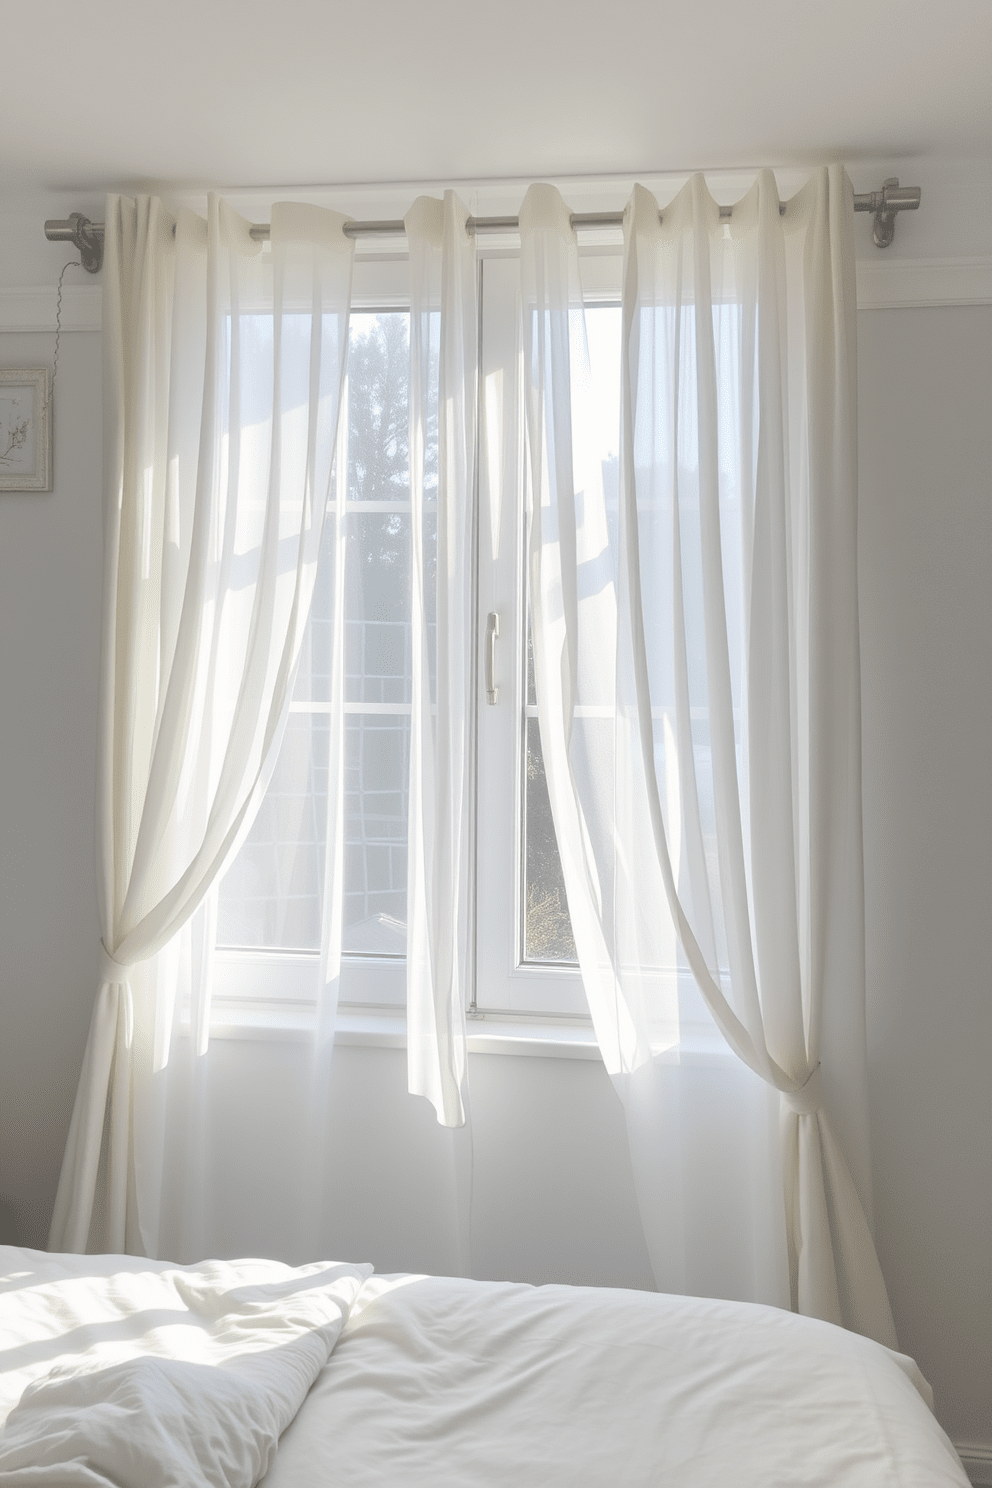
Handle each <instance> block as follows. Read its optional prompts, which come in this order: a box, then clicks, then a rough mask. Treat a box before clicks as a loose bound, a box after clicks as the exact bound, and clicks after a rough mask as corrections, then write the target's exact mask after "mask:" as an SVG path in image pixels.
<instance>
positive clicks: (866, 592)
mask: <svg viewBox="0 0 992 1488" xmlns="http://www.w3.org/2000/svg"><path fill="white" fill-rule="evenodd" d="M901 175H902V176H903V179H905V180H909V179H910V174H909V172H907V171H902V172H901ZM856 184H857V185H858V186H859V188H860V187H861V186H862V185H864V184H865V183H863V182H862V181H860V180H856ZM867 184H871V183H870V182H869V183H867ZM74 207H82V208H83V209H84V210H89V211H91V212H92V214H93V215H94V216H99V215H102V214H101V212H100V209H99V206H98V204H95V203H93V202H89V203H87V202H79V201H71V202H70V201H67V200H64V199H53V198H44V199H43V198H41V197H39V198H37V199H34V200H31V201H27V200H26V201H24V202H21V203H16V204H13V206H12V208H11V212H10V215H9V218H8V217H7V215H6V213H5V227H4V249H5V255H6V256H5V260H4V262H3V264H2V265H0V306H5V307H6V309H5V310H4V311H3V313H2V314H0V325H7V326H9V325H10V324H11V323H12V318H13V321H14V322H16V323H17V324H21V325H23V324H24V323H25V320H26V319H27V320H28V322H29V323H30V317H29V316H28V315H27V312H26V311H25V310H24V305H23V304H22V301H21V300H20V299H18V298H17V297H16V296H14V297H11V296H10V295H9V293H8V294H5V293H4V289H5V287H7V288H9V287H10V286H22V287H23V286H29V285H31V284H48V285H51V284H53V283H54V280H55V278H56V276H57V272H58V269H59V267H60V266H61V264H62V263H63V262H64V261H65V257H66V256H68V255H67V254H66V253H65V251H64V249H63V248H62V247H55V246H47V245H45V244H44V243H43V242H42V241H41V238H40V224H41V221H42V220H43V218H44V217H45V216H46V215H49V216H51V215H59V216H61V215H65V214H66V212H67V211H68V210H70V209H72V208H74ZM921 217H922V214H921ZM927 231H928V232H929V233H930V234H931V238H929V239H928V240H927V246H926V251H927V252H928V253H930V254H931V255H932V256H937V255H938V254H939V252H940V247H939V245H938V244H935V243H934V242H933V241H932V235H933V232H934V226H933V222H932V221H931V222H930V223H929V224H928V227H927ZM859 232H860V228H859ZM862 236H864V235H863V234H862ZM8 238H9V241H8ZM901 241H902V243H903V245H905V243H906V241H907V239H906V237H905V236H904V237H903V239H902V240H901ZM971 251H972V252H975V251H977V250H975V249H974V248H972V249H971ZM78 277H79V278H80V279H81V278H82V276H81V275H79V276H78ZM22 298H23V297H22ZM24 303H25V304H26V303H27V301H25V302H24ZM67 304H68V305H69V306H70V308H71V315H70V319H71V318H72V317H73V316H74V317H76V320H77V323H83V324H85V323H86V322H87V318H88V316H90V315H91V310H89V309H87V305H86V300H85V296H84V295H83V296H81V295H79V294H77V295H76V296H75V297H73V296H72V295H70V296H69V297H68V299H67ZM11 307H13V308H11ZM18 316H20V319H19V320H18V319H17V317H18ZM859 320H860V324H859V334H860V375H861V408H860V413H861V469H862V532H861V538H862V548H861V592H862V628H863V666H864V743H865V813H866V814H865V830H866V840H865V855H866V873H867V917H868V997H869V1004H868V1014H869V1041H870V1047H869V1054H870V1068H871V1080H872V1086H871V1089H872V1119H873V1154H874V1156H873V1160H874V1170H875V1190H876V1224H877V1231H878V1242H879V1249H880V1253H881V1256H882V1262H883V1266H884V1267H885V1270H886V1274H887V1276H888V1279H889V1284H890V1288H891V1293H892V1300H893V1306H894V1309H895V1314H896V1321H897V1325H898V1328H899V1331H900V1337H901V1340H902V1342H903V1346H904V1347H905V1348H906V1349H907V1350H908V1351H910V1352H912V1353H914V1354H915V1355H916V1357H917V1358H918V1359H919V1360H920V1363H921V1365H922V1367H923V1369H924V1371H925V1373H926V1374H927V1375H928V1377H929V1378H930V1379H931V1381H932V1382H933V1384H934V1387H935V1392H936V1398H937V1408H938V1412H939V1414H940V1417H941V1419H942V1420H943V1422H944V1423H945V1425H946V1426H947V1427H948V1429H949V1430H950V1431H951V1432H952V1434H953V1435H954V1436H955V1438H956V1439H958V1440H960V1441H966V1442H969V1441H970V1442H983V1441H984V1442H986V1443H989V1444H992V1420H990V1411H989V1405H988V1402H989V1400H990V1399H992V1357H990V1352H989V1339H990V1338H992V1266H990V1263H989V1257H990V1254H992V1183H990V1181H989V1178H990V1169H992V1162H990V1133H992V1107H990V1094H989V1090H990V1087H992V1082H990V1081H989V1080H988V1078H987V1071H986V1066H987V1064H988V1059H989V1053H990V1051H992V999H990V997H989V970H988V968H989V964H990V957H989V952H990V946H989V922H990V920H992V915H990V913H989V909H990V905H989V897H990V893H989V891H990V883H992V871H990V868H992V865H990V861H989V855H990V843H992V821H990V789H989V784H988V779H989V775H988V757H989V738H990V729H989V724H990V716H989V715H990V681H989V678H990V667H989V654H988V646H989V636H990V634H992V629H990V624H989V622H990V618H992V617H990V613H989V593H990V590H992V586H990V585H989V583H988V578H987V572H986V570H987V568H988V565H989V559H990V556H992V546H990V535H992V534H990V530H989V529H990V502H989V470H990V469H992V447H990V427H992V420H990V416H989V415H990V412H992V407H990V391H992V366H990V347H992V307H989V306H982V307H980V308H974V307H972V308H941V309H923V310H912V309H911V310H885V311H867V312H863V313H862V314H861V316H860V317H859ZM39 323H43V322H39ZM52 343H53V338H52V336H51V335H50V334H49V335H45V334H36V333H25V334H14V333H12V332H10V331H7V332H6V333H0V365H4V366H18V365H41V364H43V363H44V362H45V361H47V360H49V359H50V357H51V352H52ZM99 379H100V347H99V335H98V333H96V332H95V331H87V330H78V331H72V332H69V333H68V334H67V335H65V336H64V337H63V342H62V357H61V368H60V372H59V382H58V388H57V394H56V456H55V459H56V463H55V469H56V489H55V491H54V492H53V493H51V494H50V495H4V496H3V497H0V698H2V699H3V703H2V708H0V1195H2V1196H4V1198H5V1201H6V1205H7V1207H6V1209H0V1238H8V1237H11V1238H12V1237H13V1236H15V1235H16V1236H17V1237H18V1238H19V1239H20V1240H21V1241H22V1243H29V1244H41V1243H43V1241H44V1236H45V1233H46V1226H47V1214H48V1212H49V1209H50V1204H51V1196H52V1194H53V1192H54V1188H55V1184H56V1182H57V1177H58V1170H59V1164H60V1160H61V1153H62V1146H63V1143H64V1139H65V1133H66V1128H67V1125H68V1120H69V1114H70V1110H71V1102H72V1096H73V1093H74V1089H75V1083H76V1078H77V1075H78V1070H79V1063H80V1059H81V1055H82V1048H83V1043H84V1040H85V1034H86V1027H87V1022H88V1018H89V1012H90V1006H91V1001H92V997H93V993H94V989H95V976H96V949H95V948H96V941H97V935H98V926H97V917H96V894H95V885H94V852H93V819H94V774H95V717H96V715H95V688H96V678H97V652H98V640H99V608H100V525H101V518H100V494H99V492H100V458H101V456H100V416H101V409H100V384H99ZM217 1057H218V1059H219V1060H221V1059H223V1060H227V1061H231V1062H232V1063H236V1064H238V1066H239V1071H240V1076H241V1078H242V1080H243V1081H245V1082H246V1081H247V1075H246V1071H250V1069H251V1068H252V1066H253V1065H254V1064H255V1063H257V1061H258V1059H259V1057H260V1050H259V1048H258V1046H248V1045H246V1044H234V1043H231V1044H228V1045H225V1046H224V1047H223V1048H220V1047H219V1046H218V1049H217ZM280 1057H284V1056H280ZM335 1059H336V1069H335V1074H336V1080H335V1095H334V1099H335V1101H336V1102H337V1106H338V1109H339V1112H340V1123H339V1127H338V1129H339V1131H340V1133H341V1142H340V1146H339V1147H338V1148H337V1149H336V1151H335V1155H334V1162H335V1171H336V1172H337V1174H338V1175H339V1182H340V1184H341V1191H342V1196H343V1202H342V1206H341V1215H342V1220H341V1229H340V1233H339V1235H337V1236H336V1237H335V1238H336V1240H337V1241H338V1242H339V1243H340V1246H341V1250H342V1252H343V1253H346V1252H352V1251H353V1252H354V1253H356V1254H361V1255H362V1256H363V1257H364V1256H368V1257H369V1258H370V1259H373V1260H374V1261H375V1262H376V1263H377V1264H378V1265H380V1266H381V1267H387V1268H391V1267H397V1268H410V1269H421V1268H422V1269H435V1270H450V1269H454V1260H455V1257H454V1255H453V1253H452V1252H451V1249H450V1241H449V1240H448V1238H447V1236H446V1232H442V1231H440V1230H439V1227H438V1224H437V1213H438V1210H439V1208H440V1207H443V1205H444V1204H445V1203H446V1202H447V1199H446V1195H448V1194H449V1192H450V1164H451V1161H452V1155H451V1152H450V1151H449V1149H448V1147H447V1146H446V1145H445V1144H446V1143H447V1141H448V1138H447V1136H446V1135H445V1134H443V1133H440V1132H439V1131H438V1129H437V1127H436V1126H435V1125H434V1124H433V1121H432V1120H431V1117H430V1112H429V1110H428V1109H427V1107H426V1105H425V1104H424V1103H422V1102H411V1101H409V1100H408V1099H407V1098H406V1096H405V1095H404V1092H403V1060H402V1056H401V1055H399V1054H398V1053H397V1052H395V1051H390V1050H371V1049H360V1048H342V1049H340V1050H339V1051H338V1052H337V1054H336V1056H335ZM471 1078H472V1082H473V1099H474V1102H475V1118H476V1120H475V1126H476V1141H475V1179H476V1183H475V1216H474V1218H475V1232H476V1237H477V1249H476V1256H475V1265H476V1269H477V1271H478V1273H479V1274H484V1275H490V1276H496V1277H499V1276H506V1277H510V1276H514V1277H521V1278H525V1279H531V1280H535V1281H541V1280H549V1279H555V1280H570V1281H575V1282H606V1283H614V1284H621V1285H631V1286H647V1285H649V1284H650V1280H649V1269H648V1264H647V1257H646V1254H645V1252H644V1247H643V1242H642V1241H641V1239H640V1235H639V1231H638V1224H637V1218H636V1208H635V1203H634V1198H633V1189H632V1184H631V1178H630V1172H629V1166H628V1164H627V1159H626V1156H625V1142H624V1133H623V1125H622V1120H621V1115H620V1111H619V1107H618V1106H617V1104H616V1102H615V1100H614V1097H613V1094H612V1091H611V1090H610V1087H609V1083H608V1081H607V1079H606V1076H605V1074H604V1072H603V1070H602V1067H601V1066H599V1065H597V1064H595V1063H589V1062H583V1061H574V1062H565V1061H550V1060H544V1059H521V1058H511V1057H505V1058H504V1057H498V1056H492V1055H475V1056H472V1062H471ZM260 1087H261V1088H264V1080H258V1081H257V1083H256V1085H255V1088H260ZM549 1087H550V1088H553V1090H554V1104H553V1103H552V1101H551V1100H549ZM243 1088H245V1089H247V1088H250V1086H249V1085H248V1084H247V1083H244V1084H243ZM552 1110H553V1111H554V1113H555V1114H554V1116H553V1117H552V1116H551V1115H550V1112H551V1111H552ZM264 1111H265V1108H264V1102H256V1101H252V1102H246V1105H245V1108H244V1111H243V1113H242V1114H243V1117H244V1119H245V1120H247V1119H249V1118H250V1119H253V1120H254V1121H255V1123H256V1127H257V1134H258V1139H259V1142H261V1141H262V1139H263V1138H264V1134H265V1130H266V1127H265V1120H264ZM217 1119H221V1113H218V1116H217ZM228 1119H230V1117H229V1118H228ZM273 1166H274V1167H275V1163H274V1162H273ZM229 1177H230V1182H231V1183H232V1184H233V1183H235V1182H236V1181H241V1180H242V1179H243V1181H244V1182H245V1183H249V1182H252V1181H255V1182H256V1184H257V1182H258V1173H257V1170H254V1171H253V1172H250V1173H246V1174H244V1175H240V1177H239V1175H236V1174H231V1175H229ZM345 1200H347V1202H345ZM4 1226H6V1232H5V1233H3V1227H4ZM480 1237H484V1238H481V1239H480ZM265 1238H266V1217H265V1208H264V1205H262V1204H260V1205H259V1207H258V1215H257V1227H256V1229H255V1231H254V1232H253V1233H251V1234H244V1235H239V1236H237V1237H234V1236H232V1247H233V1248H244V1249H253V1248H258V1249H264V1248H265ZM990 1449H992V1445H990Z"/></svg>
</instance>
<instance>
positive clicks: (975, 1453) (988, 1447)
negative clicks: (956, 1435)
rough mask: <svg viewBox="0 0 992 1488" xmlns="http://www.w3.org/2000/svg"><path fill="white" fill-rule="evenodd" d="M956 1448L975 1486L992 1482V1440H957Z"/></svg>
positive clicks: (983, 1486)
mask: <svg viewBox="0 0 992 1488" xmlns="http://www.w3.org/2000/svg"><path fill="white" fill-rule="evenodd" d="M954 1449H955V1451H956V1452H957V1454H958V1456H959V1457H960V1458H961V1465H962V1466H963V1468H964V1470H965V1472H966V1473H967V1474H968V1477H969V1478H970V1479H971V1481H972V1483H974V1484H975V1488H979V1484H981V1485H982V1488H985V1485H986V1484H992V1442H955V1443H954Z"/></svg>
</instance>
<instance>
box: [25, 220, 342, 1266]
mask: <svg viewBox="0 0 992 1488" xmlns="http://www.w3.org/2000/svg"><path fill="white" fill-rule="evenodd" d="M344 222H345V219H344V218H342V217H341V216H339V215H338V214H337V213H334V212H328V211H325V210H322V209H319V208H315V207H309V206H301V205H293V204H283V203H280V204H277V205H276V206H274V208H273V210H272V226H271V252H270V253H269V252H263V249H262V246H261V244H259V243H256V242H254V241H253V239H252V237H251V235H250V232H249V226H250V224H249V223H248V222H246V221H245V220H244V219H243V218H241V217H240V216H239V215H238V214H237V213H236V212H234V211H233V210H232V209H231V208H230V207H229V206H228V205H227V204H226V203H225V202H223V201H222V200H220V199H219V198H217V197H215V196H212V197H211V198H210V200H209V206H208V213H207V219H206V221H204V220H203V219H201V218H199V217H197V216H195V215H194V214H192V213H190V212H185V211H184V212H180V213H179V215H178V217H176V218H173V217H172V216H170V214H169V213H168V212H167V211H166V210H165V208H164V207H163V206H162V204H161V203H160V202H159V201H158V200H156V199H154V198H140V199H139V200H137V201H129V200H127V199H124V198H120V197H111V198H110V199H109V200H108V204H107V214H106V246H105V255H106V256H105V267H104V374H105V462H106V468H105V508H104V552H105V564H104V623H103V640H102V661H101V696H100V741H99V761H100V778H99V786H98V839H97V846H98V857H99V869H100V872H99V887H100V917H101V926H102V947H101V972H100V987H99V990H98V994H97V999H96V1004H95V1007H94V1012H93V1018H92V1023H91V1027H90V1033H89V1039H88V1043H87V1048H86V1054H85V1057H84V1063H83V1071H82V1076H81V1079H80V1084H79V1088H78V1091H77V1096H76V1103H75V1107H74V1110H73V1115H72V1121H71V1126H70V1132H69V1140H68V1144H67V1148H66V1154H65V1158H64V1161H63V1167H62V1174H61V1178H60V1182H59V1189H58V1194H57V1197H56V1203H55V1211H54V1215H53V1219H52V1227H51V1234H50V1240H49V1243H50V1246H51V1248H53V1249H58V1250H77V1251H81V1250H85V1249H86V1248H87V1244H88V1243H89V1242H90V1241H91V1238H92V1237H91V1220H92V1218H93V1210H94V1202H95V1199H96V1194H97V1184H98V1173H99V1172H100V1171H101V1145H102V1142H103V1136H104V1129H105V1125H107V1127H108V1131H109V1142H108V1148H107V1156H106V1159H105V1163H104V1164H103V1171H104V1172H105V1183H106V1188H105V1193H104V1200H105V1208H106V1216H107V1233H106V1241H107V1244H108V1247H109V1249H111V1250H119V1251H123V1250H125V1249H126V1248H129V1247H130V1248H139V1249H146V1250H147V1251H148V1253H152V1254H154V1251H155V1241H156V1237H155V1234H154V1233H145V1234H142V1233H141V1223H142V1222H141V1220H140V1219H139V1216H138V1213H137V1205H136V1203H135V1194H134V1185H135V1169H136V1167H137V1168H139V1169H140V1168H141V1167H142V1166H143V1165H147V1164H148V1162H149V1156H148V1153H147V1152H143V1151H138V1152H136V1151H135V1146H134V1140H133V1137H134V1122H133V1119H132V1118H133V1114H134V1113H133V1107H132V1096H133V1072H134V1071H133V1066H134V1061H135V1058H136V1057H137V1052H138V1051H140V1057H141V1060H142V1063H143V1068H144V1067H145V1066H147V1068H146V1069H145V1073H146V1074H147V1075H149V1076H150V1075H151V1073H153V1072H154V1071H155V1070H157V1069H160V1068H161V1067H162V1066H163V1065H164V1064H166V1063H167V1062H168V1041H169V1036H170V1033H171V1029H172V1026H173V1013H174V1007H173V1004H174V1002H175V995H176V983H177V975H176V965H175V953H176V946H177V942H176V937H177V935H178V933H179V932H180V931H181V930H182V928H183V927H184V926H185V925H186V924H187V923H188V921H189V920H190V918H191V916H192V915H193V914H194V913H195V911H196V910H197V909H198V908H199V906H200V905H201V904H203V902H204V900H205V898H206V896H207V895H208V893H209V890H210V888H211V886H212V885H213V883H214V882H215V880H216V878H217V876H218V874H219V872H220V871H221V869H222V868H223V866H224V865H225V863H226V862H227V861H228V860H229V858H230V856H231V854H232V851H233V850H234V849H236V847H237V845H238V842H239V839H240V838H241V837H242V836H243V835H244V833H245V832H246V831H247V829H248V827H249V826H250V824H251V820H252V817H253V815H254V813H255V812H256V811H257V808H258V804H259V802H260V800H261V797H262V795H263V794H264V791H265V788H266V785H267V782H268V779H269V776H270V774H271V771H272V767H273V765H274V762H275V757H276V754H277V751H278V745H279V741H280V738H281V733H282V730H283V728H284V725H285V721H286V715H287V711H288V704H289V698H290V694H291V691H292V685H293V679H294V674H295V670H296V666H297V663H298V659H299V653H300V645H301V640H302V636H303V631H304V626H305V624H306V620H307V615H308V613H309V606H310V597H311V593H312V590H313V584H314V576H315V570H316V563H317V554H318V551H319V548H320V543H321V534H322V530H323V526H324V515H325V511H326V509H327V497H328V488H329V483H330V478H331V468H332V462H333V456H334V447H335V438H336V431H337V425H338V413H339V408H340V402H341V390H342V383H343V377H344V369H345V359H346V354H347V345H348V314H349V303H350V294H351V267H352V258H353V247H352V244H351V242H350V240H349V239H348V238H347V237H346V236H345V234H344V232H343V226H344ZM201 940H202V937H201ZM186 950H187V954H188V947H187V948H186ZM170 958H171V960H170ZM166 962H168V963H169V964H168V966H166V965H165V963H166ZM160 972H161V973H163V974H162V975H159V973H160ZM200 980H202V981H203V982H204V984H206V985H208V979H196V978H194V986H195V985H198V983H199V981H200ZM193 1004H194V1005H193V1006H192V1007H191V1009H190V1022H191V1025H192V1033H193V1038H194V1042H195V1043H196V1045H197V1047H198V1048H201V1049H202V1047H204V1045H205V1040H206V1034H207V1028H208V1016H209V1008H208V1006H207V998H206V997H205V996H204V997H202V998H199V999H197V998H196V997H194V999H193ZM152 1231H154V1225H152Z"/></svg>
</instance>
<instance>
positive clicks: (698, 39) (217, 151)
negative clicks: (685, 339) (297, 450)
mask: <svg viewBox="0 0 992 1488" xmlns="http://www.w3.org/2000/svg"><path fill="white" fill-rule="evenodd" d="M2 36H3V50H4V61H5V65H4V77H3V84H2V88H0V187H4V186H5V187H6V188H7V189H8V190H13V191H18V190H23V189H25V188H43V189H52V190H60V189H73V190H77V189H78V190H101V191H102V190H104V189H108V188H109V189H116V188H121V187H134V186H138V185H151V184H163V183H172V184H174V185H188V186H195V185H200V184H204V185H206V184H211V185H218V186H224V187H236V186H257V185H258V186H260V185H266V184H280V185H296V186H306V185H310V186H316V185H325V184H326V185H331V184H337V183H341V184H344V183H351V182H363V181H364V182H368V181H379V182H381V181H396V182H399V181H408V180H410V181H412V180H416V181H424V180H451V181H455V180H464V179H467V178H471V179H476V180H478V179H483V178H490V177H508V176H516V177H528V178H533V177H537V176H558V177H560V176H563V175H575V174H580V175H581V174H591V175H601V174H604V173H607V172H623V173H628V174H633V173H654V172H661V171H687V170H690V169H695V168H707V169H715V168H718V167H721V166H726V167H732V166H755V165H765V164H768V165H780V166H786V165H810V164H814V163H820V162H824V161H828V160H835V159H841V160H844V161H846V162H848V163H849V164H852V163H855V162H857V161H858V160H859V159H866V158H872V159H878V158H885V159H891V160H892V161H893V162H894V163H895V162H897V161H898V159H899V158H900V157H920V156H924V157H926V156H939V157H957V158H958V159H961V158H976V159H977V158H980V157H986V158H988V157H989V156H992V104H990V92H992V89H990V83H992V3H990V0H940V3H929V0H816V3H810V0H750V3H743V0H695V3H692V0H683V3H681V4H673V3H671V0H610V3H606V0H599V3H594V0H495V3H494V4H491V5H483V4H481V3H479V0H419V3H417V0H356V3H353V4H351V5H347V6H345V5H342V4H340V3H339V0H167V3H161V4H158V5H151V4H148V3H147V0H95V3H93V4H83V3H70V0H19V3H16V4H10V5H6V6H4V20H3V31H2Z"/></svg>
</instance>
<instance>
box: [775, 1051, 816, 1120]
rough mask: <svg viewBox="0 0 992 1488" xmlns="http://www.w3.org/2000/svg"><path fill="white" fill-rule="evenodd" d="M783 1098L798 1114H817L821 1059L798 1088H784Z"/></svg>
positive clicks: (790, 1108) (791, 1109)
mask: <svg viewBox="0 0 992 1488" xmlns="http://www.w3.org/2000/svg"><path fill="white" fill-rule="evenodd" d="M781 1094H782V1099H783V1100H784V1101H785V1104H786V1105H787V1106H788V1108H789V1110H790V1111H792V1112H794V1114H795V1115H796V1116H815V1115H816V1113H817V1111H818V1110H819V1109H820V1065H819V1061H817V1063H816V1064H815V1065H814V1067H813V1068H812V1069H811V1070H810V1072H809V1074H808V1075H807V1076H806V1079H805V1081H804V1082H803V1084H802V1085H800V1086H799V1088H798V1090H783V1091H782V1092H781Z"/></svg>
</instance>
